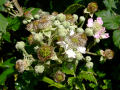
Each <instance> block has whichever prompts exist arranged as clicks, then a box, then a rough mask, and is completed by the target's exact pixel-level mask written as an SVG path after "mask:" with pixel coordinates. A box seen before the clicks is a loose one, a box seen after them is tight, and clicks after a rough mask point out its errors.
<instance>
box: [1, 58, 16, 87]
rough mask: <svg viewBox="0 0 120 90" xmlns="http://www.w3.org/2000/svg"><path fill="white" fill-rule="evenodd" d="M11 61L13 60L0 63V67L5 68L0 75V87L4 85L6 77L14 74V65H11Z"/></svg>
mask: <svg viewBox="0 0 120 90" xmlns="http://www.w3.org/2000/svg"><path fill="white" fill-rule="evenodd" d="M13 60H15V58H14V57H13V58H10V59H8V60H6V61H5V62H4V63H0V67H2V68H6V69H5V70H4V71H3V72H2V73H1V74H0V85H4V84H5V81H6V79H7V77H8V76H9V75H11V74H12V73H13V72H14V64H13V63H12V62H13Z"/></svg>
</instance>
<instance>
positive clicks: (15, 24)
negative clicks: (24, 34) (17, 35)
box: [8, 17, 22, 31]
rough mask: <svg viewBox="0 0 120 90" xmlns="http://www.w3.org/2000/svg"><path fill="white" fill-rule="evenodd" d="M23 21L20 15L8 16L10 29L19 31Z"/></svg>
mask: <svg viewBox="0 0 120 90" xmlns="http://www.w3.org/2000/svg"><path fill="white" fill-rule="evenodd" d="M21 22H22V21H21V20H20V18H19V17H15V18H8V28H9V29H10V30H13V31H17V30H18V29H19V28H20V26H21V24H22V23H21Z"/></svg>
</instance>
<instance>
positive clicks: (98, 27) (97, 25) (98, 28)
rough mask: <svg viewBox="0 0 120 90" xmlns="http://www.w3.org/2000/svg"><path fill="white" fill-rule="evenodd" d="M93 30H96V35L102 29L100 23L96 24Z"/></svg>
mask: <svg viewBox="0 0 120 90" xmlns="http://www.w3.org/2000/svg"><path fill="white" fill-rule="evenodd" d="M93 29H94V32H95V33H96V32H97V31H99V30H101V29H102V26H101V25H100V24H99V23H98V22H94V24H93Z"/></svg>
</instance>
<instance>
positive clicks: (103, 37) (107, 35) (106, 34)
mask: <svg viewBox="0 0 120 90" xmlns="http://www.w3.org/2000/svg"><path fill="white" fill-rule="evenodd" d="M109 37H110V36H109V33H105V34H102V35H101V38H102V39H106V38H109Z"/></svg>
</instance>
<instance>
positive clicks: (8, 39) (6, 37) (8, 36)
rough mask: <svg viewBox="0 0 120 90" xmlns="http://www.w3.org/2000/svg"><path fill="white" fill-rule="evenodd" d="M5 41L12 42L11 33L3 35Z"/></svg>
mask: <svg viewBox="0 0 120 90" xmlns="http://www.w3.org/2000/svg"><path fill="white" fill-rule="evenodd" d="M2 38H3V39H4V40H6V41H8V42H10V33H9V32H6V33H5V34H3V37H2Z"/></svg>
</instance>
